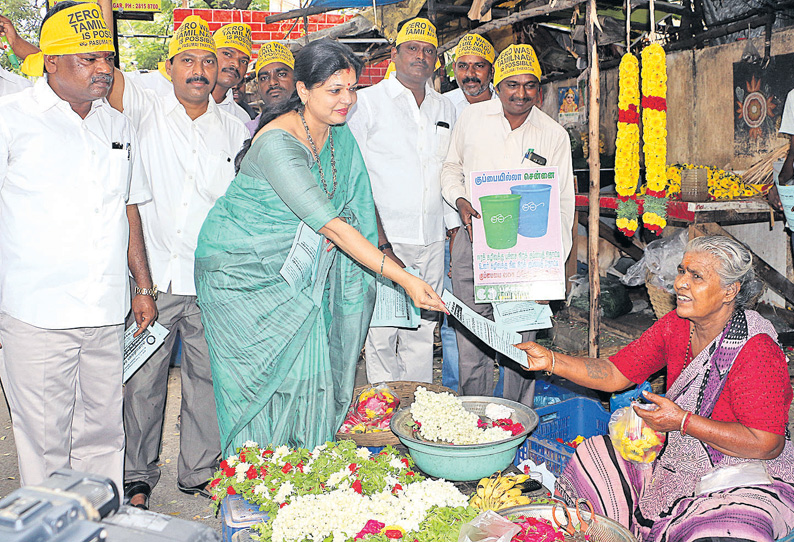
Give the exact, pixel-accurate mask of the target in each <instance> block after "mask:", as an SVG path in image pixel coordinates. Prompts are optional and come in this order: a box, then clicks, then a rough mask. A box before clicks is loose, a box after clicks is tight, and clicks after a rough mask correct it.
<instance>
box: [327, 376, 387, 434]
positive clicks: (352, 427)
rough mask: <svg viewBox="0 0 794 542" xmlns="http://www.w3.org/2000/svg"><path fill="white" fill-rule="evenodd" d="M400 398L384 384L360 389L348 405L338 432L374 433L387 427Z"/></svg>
mask: <svg viewBox="0 0 794 542" xmlns="http://www.w3.org/2000/svg"><path fill="white" fill-rule="evenodd" d="M399 405H400V398H399V397H398V396H397V395H396V394H395V393H394V392H393V391H392V390H391V389H389V387H388V386H386V385H385V384H381V385H378V386H371V387H369V388H367V389H365V390H364V391H362V392H361V393H360V394H359V396H358V398H357V399H356V400H355V401H354V402H353V404H352V405H350V411H349V412H348V413H347V417H346V418H345V421H344V422H342V427H341V428H340V429H339V432H340V433H375V432H379V431H386V430H388V429H389V423H390V422H391V418H392V416H393V415H394V411H395V410H396V409H397V407H398V406H399Z"/></svg>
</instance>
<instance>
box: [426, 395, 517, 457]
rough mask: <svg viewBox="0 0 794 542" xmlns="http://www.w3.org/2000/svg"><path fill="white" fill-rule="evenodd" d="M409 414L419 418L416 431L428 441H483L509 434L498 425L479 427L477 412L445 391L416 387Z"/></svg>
mask: <svg viewBox="0 0 794 542" xmlns="http://www.w3.org/2000/svg"><path fill="white" fill-rule="evenodd" d="M411 416H412V417H413V419H414V421H416V422H419V423H420V424H421V427H420V429H419V434H420V435H421V436H422V437H423V438H425V439H427V440H430V441H435V442H449V443H450V444H485V443H487V442H494V441H497V440H503V439H506V438H508V437H511V436H512V433H511V432H510V431H505V430H504V429H502V428H500V427H489V428H488V429H480V428H479V427H477V421H478V420H479V416H477V414H475V413H473V412H469V411H468V410H466V409H465V408H464V407H463V402H462V401H461V400H460V399H459V398H457V397H455V396H454V395H452V394H451V393H448V392H443V393H434V392H431V391H428V390H427V389H426V388H423V387H421V386H420V387H418V388H417V389H416V392H415V393H414V402H413V404H412V405H411Z"/></svg>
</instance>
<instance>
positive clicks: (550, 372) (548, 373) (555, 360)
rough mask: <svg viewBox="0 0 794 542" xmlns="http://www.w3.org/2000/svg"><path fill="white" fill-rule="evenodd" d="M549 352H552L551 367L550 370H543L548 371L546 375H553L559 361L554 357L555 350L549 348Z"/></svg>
mask: <svg viewBox="0 0 794 542" xmlns="http://www.w3.org/2000/svg"><path fill="white" fill-rule="evenodd" d="M549 352H551V369H549V370H548V371H543V372H544V373H546V376H551V375H553V374H554V365H555V364H556V363H557V358H556V357H554V350H549Z"/></svg>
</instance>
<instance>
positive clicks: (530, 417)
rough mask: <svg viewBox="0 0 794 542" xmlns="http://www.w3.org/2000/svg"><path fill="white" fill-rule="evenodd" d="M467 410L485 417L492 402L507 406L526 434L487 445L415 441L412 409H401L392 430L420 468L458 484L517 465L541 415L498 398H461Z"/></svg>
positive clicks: (426, 472)
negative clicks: (518, 453) (521, 448)
mask: <svg viewBox="0 0 794 542" xmlns="http://www.w3.org/2000/svg"><path fill="white" fill-rule="evenodd" d="M460 399H461V401H462V402H463V406H464V407H465V408H466V410H469V411H471V412H474V413H475V414H478V415H480V416H484V413H485V407H486V406H487V405H488V404H490V403H497V404H500V405H505V406H508V407H510V408H512V409H513V410H514V412H513V415H512V419H513V421H515V422H520V423H521V424H523V425H524V431H523V432H522V433H521V434H519V435H515V436H513V437H510V438H508V439H504V440H500V441H496V442H489V443H487V444H466V445H452V444H437V443H434V442H428V441H425V440H420V439H417V438H415V437H414V436H413V435H412V432H411V423H412V421H413V419H412V418H411V410H410V408H404V409H400V410H399V411H398V412H397V413H396V414H395V415H394V416H393V417H392V420H391V430H392V432H393V433H394V434H395V435H397V438H399V439H400V442H402V443H403V445H404V446H405V447H406V448H408V452H409V453H410V454H411V458H413V460H414V462H415V463H416V466H417V467H419V468H420V469H421V470H422V472H424V473H425V474H429V475H430V476H435V477H437V478H444V479H446V480H451V481H454V482H462V481H469V480H479V479H480V478H485V477H487V476H490V475H491V474H493V473H495V472H497V471H500V470H504V469H506V468H507V467H508V466H510V464H511V463H512V462H513V458H515V455H516V451H517V450H518V447H519V446H521V445H522V444H523V443H524V441H525V440H526V438H527V435H528V434H529V433H531V432H532V430H534V429H535V427H537V425H538V415H537V414H535V411H534V410H532V409H531V408H529V407H527V406H525V405H522V404H521V403H516V402H515V401H509V400H507V399H502V398H498V397H475V396H469V397H465V396H464V397H460Z"/></svg>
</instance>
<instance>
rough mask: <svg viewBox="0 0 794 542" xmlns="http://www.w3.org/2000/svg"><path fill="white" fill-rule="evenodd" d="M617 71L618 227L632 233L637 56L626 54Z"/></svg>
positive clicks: (636, 161)
mask: <svg viewBox="0 0 794 542" xmlns="http://www.w3.org/2000/svg"><path fill="white" fill-rule="evenodd" d="M618 73H619V77H620V89H619V93H618V135H617V138H616V139H615V147H616V150H615V187H616V189H617V192H618V209H617V213H618V219H617V227H618V229H619V230H620V231H622V232H623V233H624V234H625V235H626V236H628V237H631V236H632V235H634V232H635V231H637V226H638V224H637V214H638V210H637V202H636V201H635V200H634V197H633V196H634V192H635V191H636V190H637V180H638V179H639V176H640V112H639V106H640V77H639V75H640V68H639V63H638V62H637V57H635V56H634V55H633V54H631V53H626V54H625V55H623V58H621V59H620V68H619V70H618Z"/></svg>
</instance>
